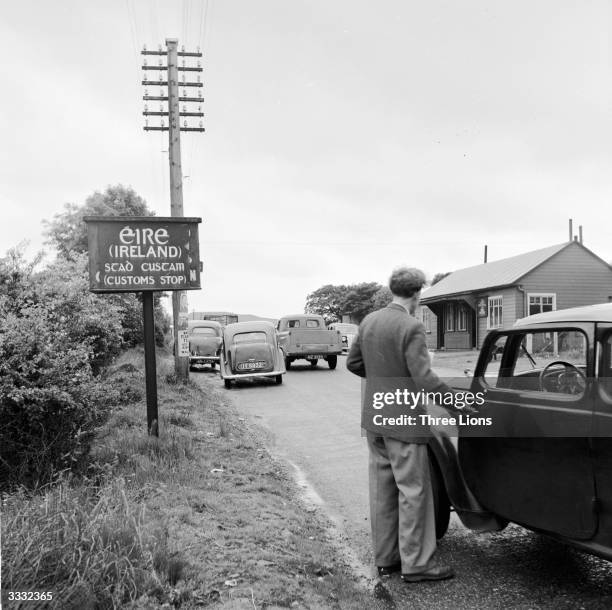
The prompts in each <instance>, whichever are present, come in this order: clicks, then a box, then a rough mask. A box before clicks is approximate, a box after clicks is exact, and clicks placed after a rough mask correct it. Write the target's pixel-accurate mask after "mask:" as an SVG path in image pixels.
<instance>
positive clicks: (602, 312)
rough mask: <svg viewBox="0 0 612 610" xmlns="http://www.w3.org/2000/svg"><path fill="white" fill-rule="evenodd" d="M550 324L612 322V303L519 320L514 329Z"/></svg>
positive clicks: (573, 308) (559, 310)
mask: <svg viewBox="0 0 612 610" xmlns="http://www.w3.org/2000/svg"><path fill="white" fill-rule="evenodd" d="M548 322H612V303H598V304H596V305H586V306H584V307H572V308H570V309H557V310H555V311H547V312H545V313H536V314H534V315H533V316H527V317H525V318H520V319H518V320H517V321H516V322H515V323H514V326H513V328H516V327H517V326H529V325H531V324H546V323H548Z"/></svg>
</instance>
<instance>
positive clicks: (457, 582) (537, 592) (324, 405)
mask: <svg viewBox="0 0 612 610" xmlns="http://www.w3.org/2000/svg"><path fill="white" fill-rule="evenodd" d="M440 373H441V374H443V375H445V376H452V374H451V372H450V371H440ZM202 375H206V376H207V377H208V376H209V373H202ZM192 377H193V378H194V379H197V378H198V374H194V375H193V376H192ZM218 382H219V385H220V386H221V380H218ZM359 393H360V380H359V379H358V378H357V377H355V376H354V375H351V374H350V373H349V372H348V371H347V370H346V369H345V365H344V358H341V359H340V360H339V362H338V368H337V369H336V370H335V371H330V370H329V369H328V368H327V365H326V364H322V365H320V366H318V367H317V368H316V369H314V370H313V369H311V368H310V366H309V365H307V364H306V365H303V366H302V365H299V364H294V365H293V367H292V370H291V371H289V372H288V373H287V374H286V375H285V376H284V383H283V385H281V386H276V385H274V384H271V383H269V382H267V381H260V382H257V383H252V382H246V381H245V382H243V383H241V384H240V385H238V386H237V387H234V388H233V389H232V390H230V391H229V392H228V396H230V397H231V398H232V399H233V401H234V404H235V405H236V407H237V408H238V410H239V411H240V413H242V414H243V416H244V417H246V418H248V419H250V420H251V421H253V422H255V423H258V424H260V425H262V426H264V427H265V428H266V429H267V430H268V433H269V438H270V446H271V449H272V451H273V452H274V453H276V454H277V455H279V456H281V457H284V458H285V459H288V460H289V461H291V462H292V463H293V464H295V465H296V466H297V467H298V468H299V469H300V470H301V471H302V472H303V473H304V474H305V476H306V478H307V480H308V481H309V483H310V484H311V485H312V486H313V488H314V490H315V491H316V493H317V494H318V495H319V496H320V497H321V498H322V500H323V501H324V509H325V510H326V511H327V513H328V514H329V515H330V516H331V517H332V518H333V519H334V521H336V523H337V524H338V525H339V527H340V530H341V531H342V532H344V533H345V534H346V536H347V540H348V544H349V546H350V548H352V550H353V552H354V554H355V556H356V557H357V558H358V559H359V560H360V561H362V562H363V563H364V564H365V565H368V566H369V565H371V552H370V545H369V521H368V517H369V515H368V503H367V447H366V444H365V439H364V438H362V437H361V433H360V428H359ZM439 556H440V560H441V561H443V562H447V563H449V564H451V565H453V566H454V567H455V569H456V571H457V577H456V578H455V579H453V580H451V581H446V582H443V583H421V584H419V585H410V586H409V585H403V584H402V583H401V582H400V581H399V580H398V579H396V578H393V579H391V580H390V581H388V587H389V590H390V592H391V594H392V597H393V600H394V602H395V604H396V606H397V607H398V608H436V609H438V608H449V609H450V608H452V609H457V608H461V609H463V608H486V609H489V608H505V609H507V608H525V609H527V608H551V609H552V608H554V609H555V610H556V609H559V608H612V564H610V563H608V562H606V561H603V560H600V559H597V558H594V557H590V556H587V555H583V554H581V553H579V552H577V551H574V550H572V549H569V548H568V547H566V546H564V545H561V544H559V543H556V542H554V541H551V540H548V539H547V538H545V537H542V536H538V535H536V534H533V533H531V532H528V531H527V530H524V529H522V528H520V527H517V526H510V527H508V528H506V530H504V531H503V532H500V533H496V534H483V535H476V534H474V533H472V532H470V531H468V530H466V529H465V528H464V527H463V526H462V525H461V524H460V523H459V521H458V520H457V519H456V518H455V517H454V515H453V519H452V520H451V525H450V528H449V531H448V533H447V535H446V536H445V538H444V540H443V541H442V542H441V544H440V550H439Z"/></svg>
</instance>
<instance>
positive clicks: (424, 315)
mask: <svg viewBox="0 0 612 610" xmlns="http://www.w3.org/2000/svg"><path fill="white" fill-rule="evenodd" d="M421 322H423V326H424V327H425V332H426V333H430V332H431V312H430V311H429V309H427V307H421Z"/></svg>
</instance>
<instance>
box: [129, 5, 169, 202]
mask: <svg viewBox="0 0 612 610" xmlns="http://www.w3.org/2000/svg"><path fill="white" fill-rule="evenodd" d="M125 6H126V11H127V15H128V22H129V29H130V37H131V41H132V51H133V53H134V69H135V76H136V79H135V83H138V85H139V84H140V81H141V80H144V78H143V77H144V73H143V72H142V71H141V65H142V64H141V61H142V57H143V56H141V55H140V53H139V44H138V38H139V27H138V15H137V12H136V5H135V0H132V2H130V0H125ZM135 89H136V90H138V89H137V87H135ZM145 135H147V134H146V133H145ZM147 151H148V155H149V169H150V172H151V185H150V186H151V188H152V189H153V191H154V192H157V193H159V191H160V187H159V172H158V171H156V155H155V153H154V152H153V148H152V147H151V144H150V143H148V144H147ZM161 190H163V183H162V185H161Z"/></svg>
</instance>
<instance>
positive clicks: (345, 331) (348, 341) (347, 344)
mask: <svg viewBox="0 0 612 610" xmlns="http://www.w3.org/2000/svg"><path fill="white" fill-rule="evenodd" d="M327 328H328V329H329V330H338V331H340V337H341V339H342V351H343V352H348V351H349V349H350V348H351V345H352V344H353V340H354V339H355V337H356V336H357V333H358V332H359V326H357V324H348V323H346V322H332V323H331V324H330V325H329V326H328V327H327Z"/></svg>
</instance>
